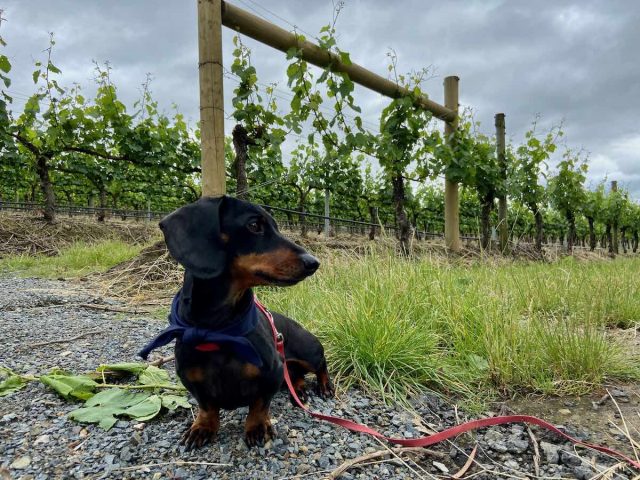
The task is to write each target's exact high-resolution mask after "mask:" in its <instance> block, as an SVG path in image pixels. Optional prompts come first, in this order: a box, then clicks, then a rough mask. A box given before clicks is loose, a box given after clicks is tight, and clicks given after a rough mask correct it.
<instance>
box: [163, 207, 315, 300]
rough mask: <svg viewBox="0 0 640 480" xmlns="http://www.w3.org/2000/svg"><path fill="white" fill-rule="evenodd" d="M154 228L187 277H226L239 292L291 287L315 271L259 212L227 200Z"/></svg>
mask: <svg viewBox="0 0 640 480" xmlns="http://www.w3.org/2000/svg"><path fill="white" fill-rule="evenodd" d="M160 229H161V230H162V232H163V233H164V238H165V242H166V244H167V247H168V248H169V252H170V253H171V255H172V256H173V258H175V259H176V260H177V261H178V262H179V263H180V264H181V265H182V266H184V268H185V269H186V270H187V272H189V273H191V274H192V275H193V276H195V277H197V278H203V279H211V278H215V277H219V276H220V275H222V274H223V273H228V274H229V275H230V276H231V279H232V280H233V281H234V282H235V283H236V284H237V285H236V286H237V287H238V288H240V289H245V288H251V287H253V286H257V285H281V286H286V285H293V284H295V283H298V282H299V281H301V280H302V279H304V278H306V277H308V276H309V275H312V274H313V273H314V272H315V271H316V270H317V269H318V267H319V266H320V263H319V262H318V260H317V259H316V258H315V257H314V256H313V255H310V254H309V253H307V251H306V250H304V249H303V248H302V247H300V246H298V245H296V244H295V243H293V242H292V241H290V240H287V239H286V238H284V237H283V236H282V235H281V234H280V232H279V231H278V226H277V224H276V222H275V220H274V219H273V218H272V217H271V215H269V214H268V213H267V212H266V211H265V210H264V209H262V208H261V207H259V206H257V205H254V204H252V203H249V202H245V201H242V200H238V199H236V198H233V197H227V196H222V197H203V198H201V199H200V200H198V201H196V202H194V203H191V204H189V205H186V206H184V207H182V208H179V209H178V210H176V211H175V212H173V213H171V214H170V215H168V216H167V217H165V218H164V219H163V220H162V221H161V222H160Z"/></svg>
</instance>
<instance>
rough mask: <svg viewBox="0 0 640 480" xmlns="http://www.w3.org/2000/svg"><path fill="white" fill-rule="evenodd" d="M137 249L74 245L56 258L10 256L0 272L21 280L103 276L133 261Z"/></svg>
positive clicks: (109, 243) (119, 244) (120, 245)
mask: <svg viewBox="0 0 640 480" xmlns="http://www.w3.org/2000/svg"><path fill="white" fill-rule="evenodd" d="M141 249H142V246H141V245H131V244H128V243H125V242H122V241H119V240H107V241H104V242H100V243H75V244H73V245H71V246H70V247H67V248H64V249H62V250H61V251H60V253H59V254H58V255H56V256H44V255H35V256H31V255H13V256H8V257H5V258H2V259H0V272H13V273H16V274H18V275H20V276H24V277H43V278H60V277H65V278H69V277H79V276H82V275H87V274H90V273H96V272H104V271H105V270H108V269H109V268H111V267H113V266H114V265H117V264H119V263H121V262H124V261H125V260H129V259H131V258H133V257H135V256H136V255H137V254H138V253H139V252H140V250H141Z"/></svg>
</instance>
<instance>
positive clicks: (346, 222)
mask: <svg viewBox="0 0 640 480" xmlns="http://www.w3.org/2000/svg"><path fill="white" fill-rule="evenodd" d="M260 206H261V207H262V208H264V209H265V210H266V211H267V212H269V213H270V214H271V215H272V216H273V217H274V218H275V219H276V220H277V221H278V224H279V225H280V227H281V228H283V229H285V230H294V229H302V228H303V227H304V228H305V229H306V230H307V231H311V232H313V231H316V232H318V233H321V232H322V231H324V228H325V220H328V221H329V227H330V233H331V235H340V234H349V235H370V234H373V235H374V236H378V235H380V234H381V233H382V232H392V233H393V234H394V235H395V233H396V232H397V230H398V228H397V227H396V226H395V225H384V224H382V223H372V222H366V221H362V220H353V219H348V218H339V217H331V216H325V215H319V214H316V213H310V212H301V211H299V210H295V209H291V208H282V207H275V206H273V205H260ZM43 209H44V204H42V203H39V202H7V201H0V211H11V212H38V211H42V210H43ZM55 212H56V214H57V215H67V216H69V217H76V216H90V217H97V216H102V217H104V218H109V219H120V220H130V219H133V220H138V221H152V220H160V219H161V218H163V217H165V216H166V215H168V214H169V213H171V212H169V211H158V210H151V209H147V210H131V209H119V208H113V207H85V206H80V205H65V204H57V205H56V206H55ZM414 234H415V235H416V237H417V238H418V239H421V240H423V239H437V238H443V234H442V233H439V232H427V231H423V230H415V231H414ZM462 238H463V239H464V240H471V241H474V240H478V237H474V236H463V237H462Z"/></svg>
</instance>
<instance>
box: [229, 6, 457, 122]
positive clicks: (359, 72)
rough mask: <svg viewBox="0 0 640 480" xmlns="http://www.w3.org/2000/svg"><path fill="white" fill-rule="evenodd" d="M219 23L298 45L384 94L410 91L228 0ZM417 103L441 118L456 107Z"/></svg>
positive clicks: (279, 46)
mask: <svg viewBox="0 0 640 480" xmlns="http://www.w3.org/2000/svg"><path fill="white" fill-rule="evenodd" d="M222 23H223V25H224V26H225V27H228V28H230V29H231V30H234V31H236V32H239V33H241V34H243V35H246V36H247V37H251V38H253V39H254V40H257V41H259V42H261V43H264V44H265V45H269V46H270V47H272V48H275V49H276V50H280V51H281V52H285V53H287V52H288V51H289V49H290V48H298V49H300V50H301V52H302V53H301V55H302V58H303V60H305V61H307V62H309V63H311V64H313V65H316V66H318V67H321V68H326V67H328V66H331V69H332V70H334V71H337V72H345V73H347V74H348V75H349V78H350V79H351V81H353V82H355V83H357V84H358V85H362V86H363V87H366V88H369V89H371V90H373V91H374V92H378V93H380V94H382V95H385V96H387V97H391V98H398V97H404V96H406V95H408V94H409V93H410V92H409V91H408V90H407V89H406V88H403V87H400V86H399V85H398V84H396V83H394V82H392V81H391V80H387V79H386V78H384V77H381V76H380V75H377V74H375V73H373V72H371V71H369V70H367V69H366V68H363V67H361V66H360V65H357V64H355V63H350V64H349V65H347V64H345V63H343V62H342V60H341V58H340V57H339V56H338V55H335V54H329V53H327V52H326V51H325V50H323V49H321V48H320V47H319V46H317V45H315V44H313V43H311V42H309V41H306V40H305V41H301V40H300V39H299V38H298V37H297V36H296V35H295V34H293V33H290V32H287V31H286V30H284V29H283V28H280V27H278V26H276V25H273V24H272V23H269V22H267V21H266V20H263V19H261V18H260V17H257V16H255V15H252V14H251V13H249V12H247V11H245V10H243V9H241V8H238V7H236V6H235V5H231V4H230V3H226V2H222ZM416 103H417V104H418V105H420V106H421V107H422V108H424V109H426V110H428V111H430V112H431V113H433V115H434V116H435V117H437V118H439V119H441V120H445V121H453V120H455V118H456V115H457V107H456V111H455V112H454V111H452V109H451V108H447V107H446V106H445V107H443V106H442V105H439V104H437V103H436V102H434V101H432V100H430V99H429V98H427V97H426V96H424V95H422V96H420V97H419V98H418V99H417V100H416Z"/></svg>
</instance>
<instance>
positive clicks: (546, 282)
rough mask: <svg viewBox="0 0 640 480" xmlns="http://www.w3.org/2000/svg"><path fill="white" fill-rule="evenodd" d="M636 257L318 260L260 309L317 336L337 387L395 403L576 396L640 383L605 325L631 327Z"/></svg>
mask: <svg viewBox="0 0 640 480" xmlns="http://www.w3.org/2000/svg"><path fill="white" fill-rule="evenodd" d="M638 271H640V259H629V258H626V259H618V260H616V261H598V262H589V263H586V262H578V261H575V260H573V259H566V260H563V261H560V262H558V263H555V264H542V263H530V264H525V263H513V264H502V265H499V266H496V265H490V264H487V263H481V262H478V263H476V264H473V265H470V266H469V265H457V266H455V265H451V264H443V263H442V262H441V261H435V260H430V259H423V260H417V261H415V260H401V259H398V258H396V257H393V256H387V255H380V254H377V255H376V254H372V255H369V256H366V257H364V258H362V257H360V258H344V257H338V256H336V257H332V258H328V259H325V261H324V262H323V265H322V267H321V269H320V270H319V271H318V273H317V274H316V275H315V276H314V277H312V278H310V279H308V280H306V281H305V282H303V283H301V284H299V285H297V286H295V287H292V288H289V289H263V290H262V291H261V292H260V296H261V298H262V299H263V300H264V302H265V303H266V304H267V305H268V306H269V307H270V308H273V309H274V310H278V311H282V312H286V313H287V314H289V315H291V316H292V317H293V318H296V319H299V320H300V321H301V322H302V323H303V324H305V325H306V326H307V327H309V328H310V329H311V330H312V331H314V332H315V333H317V334H318V336H319V337H320V338H321V340H322V341H323V343H324V345H325V348H326V350H327V352H328V358H329V362H330V364H331V367H332V370H333V371H334V372H336V373H337V374H338V376H339V377H340V378H341V379H342V381H343V382H346V383H355V384H358V385H360V386H361V387H364V388H366V389H372V390H375V391H376V392H377V393H381V394H383V395H384V396H386V397H387V398H395V399H405V398H406V397H407V395H410V394H411V393H413V392H415V391H419V390H423V389H432V390H434V391H436V392H439V393H444V394H449V395H453V396H458V397H460V398H462V399H463V400H466V401H467V402H470V403H474V402H475V403H481V402H482V401H483V400H484V399H486V398H487V396H491V395H494V394H496V393H504V394H511V393H514V392H520V393H522V392H540V393H545V394H582V393H585V392H588V391H590V390H592V389H594V388H596V387H598V386H601V385H602V384H603V383H605V382H615V381H629V380H636V379H639V378H640V366H639V365H640V363H638V360H639V359H640V358H639V357H638V355H637V352H636V351H635V349H634V348H633V346H631V345H626V344H622V343H621V341H620V340H618V339H617V338H618V337H619V336H616V335H613V332H614V331H615V329H614V328H613V327H631V326H635V325H636V324H637V323H638V321H640V283H639V282H637V280H636V279H637V272H638Z"/></svg>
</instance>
